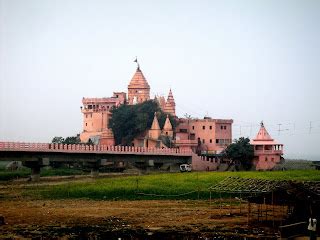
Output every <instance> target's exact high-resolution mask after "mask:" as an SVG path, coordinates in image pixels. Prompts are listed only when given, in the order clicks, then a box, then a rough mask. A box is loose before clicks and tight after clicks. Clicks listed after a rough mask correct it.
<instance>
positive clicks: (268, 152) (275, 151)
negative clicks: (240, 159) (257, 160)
mask: <svg viewBox="0 0 320 240" xmlns="http://www.w3.org/2000/svg"><path fill="white" fill-rule="evenodd" d="M261 154H268V155H269V154H270V155H271V154H276V155H282V154H283V151H282V150H263V149H262V150H254V155H255V156H258V155H261Z"/></svg>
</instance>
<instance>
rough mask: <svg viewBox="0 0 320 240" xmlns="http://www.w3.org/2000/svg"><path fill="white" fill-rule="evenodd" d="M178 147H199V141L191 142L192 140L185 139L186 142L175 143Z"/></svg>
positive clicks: (178, 141) (176, 141)
mask: <svg viewBox="0 0 320 240" xmlns="http://www.w3.org/2000/svg"><path fill="white" fill-rule="evenodd" d="M173 143H174V144H175V145H176V146H197V145H198V140H190V139H184V140H180V139H179V140H175V141H174V142H173Z"/></svg>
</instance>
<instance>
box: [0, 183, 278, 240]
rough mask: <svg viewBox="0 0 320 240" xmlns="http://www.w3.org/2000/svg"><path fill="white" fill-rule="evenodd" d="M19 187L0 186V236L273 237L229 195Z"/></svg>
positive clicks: (243, 205)
mask: <svg viewBox="0 0 320 240" xmlns="http://www.w3.org/2000/svg"><path fill="white" fill-rule="evenodd" d="M50 184H52V183H50ZM29 187H30V186H29ZM20 189H21V185H16V184H14V185H11V186H6V187H4V186H2V188H0V196H1V195H2V196H7V197H4V198H2V199H1V198H0V216H1V215H2V216H3V217H4V220H5V224H4V225H2V226H0V239H205V238H206V239H224V237H227V238H228V239H243V238H244V237H246V238H247V239H250V238H252V239H258V238H259V239H261V238H268V239H269V238H270V239H272V238H276V234H275V233H274V232H273V230H272V229H271V228H268V227H263V226H261V225H260V226H258V225H256V224H255V222H254V221H251V222H250V223H249V224H248V218H247V209H246V204H242V205H241V211H240V206H239V204H238V203H236V202H234V203H231V204H230V202H229V204H228V201H229V200H228V201H226V203H225V204H223V205H220V204H219V203H220V202H219V201H212V202H210V201H191V200H189V201H188V200H184V201H172V200H148V201H94V200H88V199H74V200H32V199H24V198H22V197H21V195H20V194H19V192H20Z"/></svg>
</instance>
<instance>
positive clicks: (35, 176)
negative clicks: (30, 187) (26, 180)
mask: <svg viewBox="0 0 320 240" xmlns="http://www.w3.org/2000/svg"><path fill="white" fill-rule="evenodd" d="M49 164H50V160H49V158H34V159H28V160H26V161H24V162H23V165H24V166H26V167H28V168H31V176H30V180H31V181H34V182H36V181H40V170H41V168H42V167H45V166H49Z"/></svg>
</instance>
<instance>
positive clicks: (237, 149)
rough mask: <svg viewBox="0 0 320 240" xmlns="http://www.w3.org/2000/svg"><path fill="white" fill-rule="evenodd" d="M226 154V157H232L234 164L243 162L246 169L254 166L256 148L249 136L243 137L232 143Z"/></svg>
mask: <svg viewBox="0 0 320 240" xmlns="http://www.w3.org/2000/svg"><path fill="white" fill-rule="evenodd" d="M224 154H225V157H227V158H229V159H231V160H232V162H233V163H234V164H236V165H238V164H241V165H242V166H243V167H244V169H246V170H248V169H250V168H251V167H252V160H253V156H254V150H253V146H252V145H251V144H250V139H249V138H244V137H241V138H239V139H236V140H235V143H232V144H230V145H229V146H228V147H227V148H226V149H225V151H224Z"/></svg>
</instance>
